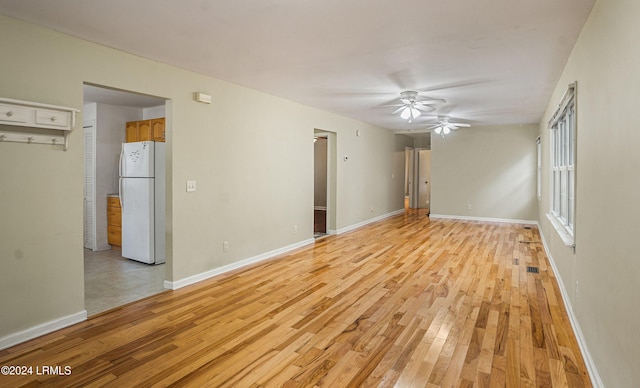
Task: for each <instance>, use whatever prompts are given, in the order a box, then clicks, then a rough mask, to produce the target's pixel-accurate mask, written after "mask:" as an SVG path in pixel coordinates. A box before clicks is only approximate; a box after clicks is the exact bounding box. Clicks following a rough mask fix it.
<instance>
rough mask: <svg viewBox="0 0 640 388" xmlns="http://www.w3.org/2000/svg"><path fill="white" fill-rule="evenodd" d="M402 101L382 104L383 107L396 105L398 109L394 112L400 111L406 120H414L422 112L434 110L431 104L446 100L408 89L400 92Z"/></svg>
mask: <svg viewBox="0 0 640 388" xmlns="http://www.w3.org/2000/svg"><path fill="white" fill-rule="evenodd" d="M399 100H400V102H399V103H398V104H390V105H381V106H383V107H388V106H392V107H396V108H397V109H396V110H395V111H393V113H392V114H396V113H398V112H402V113H400V117H402V118H403V119H405V120H409V122H412V121H413V120H414V119H415V118H417V117H418V116H420V115H421V114H422V112H433V111H434V110H436V108H434V107H433V106H431V105H434V104H438V103H445V102H446V101H445V100H444V99H442V98H431V97H425V96H419V95H418V92H416V91H414V90H407V91H404V92H402V93H400V99H399Z"/></svg>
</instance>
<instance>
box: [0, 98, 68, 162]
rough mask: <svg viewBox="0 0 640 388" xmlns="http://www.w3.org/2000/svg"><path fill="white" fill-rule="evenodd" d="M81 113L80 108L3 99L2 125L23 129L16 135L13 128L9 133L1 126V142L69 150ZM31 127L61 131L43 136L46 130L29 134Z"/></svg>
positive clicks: (0, 105) (0, 99) (1, 107)
mask: <svg viewBox="0 0 640 388" xmlns="http://www.w3.org/2000/svg"><path fill="white" fill-rule="evenodd" d="M78 112H79V110H78V109H74V108H68V107H64V106H57V105H48V104H40V103H37V102H29V101H20V100H12V99H9V98H0V125H10V126H13V127H23V128H24V130H22V128H20V129H18V130H20V132H15V130H14V129H13V128H12V129H11V130H9V131H8V130H4V128H2V127H0V142H3V141H8V142H17V143H27V144H53V145H58V144H59V145H62V146H63V148H64V150H65V151H66V150H67V148H68V147H69V134H70V133H71V131H72V130H73V128H74V126H75V123H76V113H78ZM29 128H39V129H48V130H51V129H53V130H56V131H59V132H57V133H55V134H51V135H49V134H42V133H41V132H44V131H38V132H36V131H29Z"/></svg>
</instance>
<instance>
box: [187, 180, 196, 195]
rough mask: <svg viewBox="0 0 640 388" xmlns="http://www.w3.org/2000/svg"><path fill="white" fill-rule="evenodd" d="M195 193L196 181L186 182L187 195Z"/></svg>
mask: <svg viewBox="0 0 640 388" xmlns="http://www.w3.org/2000/svg"><path fill="white" fill-rule="evenodd" d="M192 191H196V181H187V193H190V192H192Z"/></svg>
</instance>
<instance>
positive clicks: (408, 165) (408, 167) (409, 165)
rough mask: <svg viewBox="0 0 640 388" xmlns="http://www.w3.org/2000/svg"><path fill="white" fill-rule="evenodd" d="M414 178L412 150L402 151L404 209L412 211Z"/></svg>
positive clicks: (408, 148) (409, 148)
mask: <svg viewBox="0 0 640 388" xmlns="http://www.w3.org/2000/svg"><path fill="white" fill-rule="evenodd" d="M414 180H415V177H414V150H413V148H411V147H406V148H405V149H404V208H405V210H406V209H413V208H415V207H416V204H415V189H414V185H413V181H414Z"/></svg>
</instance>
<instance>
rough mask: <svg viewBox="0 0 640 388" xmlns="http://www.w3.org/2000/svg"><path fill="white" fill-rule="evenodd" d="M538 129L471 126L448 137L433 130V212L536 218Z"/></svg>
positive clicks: (449, 214)
mask: <svg viewBox="0 0 640 388" xmlns="http://www.w3.org/2000/svg"><path fill="white" fill-rule="evenodd" d="M537 130H538V128H537V126H535V125H528V126H527V125H525V126H499V127H471V128H461V129H459V130H457V131H454V132H452V133H450V134H449V135H447V136H445V137H443V136H439V135H435V134H434V135H433V136H432V138H431V206H432V208H431V213H432V214H434V215H444V216H463V217H480V218H498V219H510V220H524V221H535V220H537V216H538V215H537V211H538V206H537V200H536V138H537V136H538V134H537ZM468 204H471V210H469V209H468V208H467V205H468Z"/></svg>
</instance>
